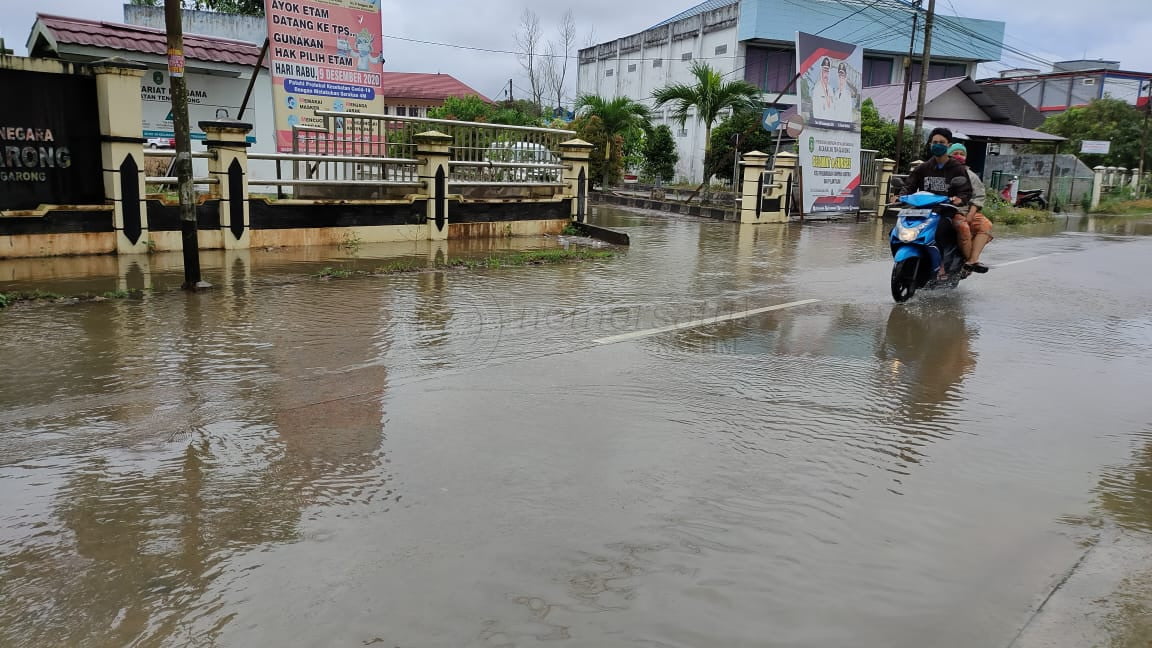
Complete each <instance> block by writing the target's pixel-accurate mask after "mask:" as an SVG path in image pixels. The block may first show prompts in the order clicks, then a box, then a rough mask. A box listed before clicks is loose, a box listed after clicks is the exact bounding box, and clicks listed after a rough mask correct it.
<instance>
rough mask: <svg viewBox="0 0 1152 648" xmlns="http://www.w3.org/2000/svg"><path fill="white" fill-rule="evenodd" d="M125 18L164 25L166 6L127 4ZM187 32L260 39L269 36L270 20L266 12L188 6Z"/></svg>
mask: <svg viewBox="0 0 1152 648" xmlns="http://www.w3.org/2000/svg"><path fill="white" fill-rule="evenodd" d="M124 22H126V23H128V24H129V25H139V26H141V27H151V28H153V29H164V7H163V6H160V7H144V6H139V5H130V4H126V5H124ZM182 22H183V24H184V33H186V34H203V35H206V36H218V37H220V38H231V39H232V40H239V41H246V42H249V43H256V44H257V45H259V44H261V43H263V42H264V39H265V38H266V37H267V36H268V23H267V22H266V19H265V18H264V16H237V15H232V14H222V13H217V12H215V11H196V10H192V9H185V10H184V11H183V14H182Z"/></svg>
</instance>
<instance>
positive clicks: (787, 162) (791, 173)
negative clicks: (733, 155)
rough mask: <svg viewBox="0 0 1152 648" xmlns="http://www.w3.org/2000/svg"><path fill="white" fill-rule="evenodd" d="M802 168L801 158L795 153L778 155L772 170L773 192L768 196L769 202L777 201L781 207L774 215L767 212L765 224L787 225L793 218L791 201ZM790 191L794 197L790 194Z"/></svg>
mask: <svg viewBox="0 0 1152 648" xmlns="http://www.w3.org/2000/svg"><path fill="white" fill-rule="evenodd" d="M799 168H800V157H799V156H798V155H796V154H795V153H789V152H788V151H785V152H783V153H778V154H777V155H776V161H775V163H774V165H773V170H772V192H771V193H770V194H769V196H768V200H769V201H775V202H776V204H778V205H779V209H778V210H777V211H776V212H775V213H773V212H771V211H765V212H764V213H763V214H762V216H763V221H764V222H765V223H787V222H788V220H789V217H790V216H791V201H792V199H793V195H794V193H795V191H796V186H797V185H798V184H799V182H798V178H797V177H796V176H797V173H796V170H797V169H799ZM789 190H791V191H792V192H793V195H790V194H789Z"/></svg>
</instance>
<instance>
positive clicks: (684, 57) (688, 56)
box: [680, 52, 692, 61]
mask: <svg viewBox="0 0 1152 648" xmlns="http://www.w3.org/2000/svg"><path fill="white" fill-rule="evenodd" d="M680 60H681V61H691V60H692V52H684V53H683V54H681V55H680Z"/></svg>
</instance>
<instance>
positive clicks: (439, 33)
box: [0, 0, 1152, 99]
mask: <svg viewBox="0 0 1152 648" xmlns="http://www.w3.org/2000/svg"><path fill="white" fill-rule="evenodd" d="M0 3H2V4H3V5H4V9H3V11H2V12H0V37H3V38H5V39H6V40H7V45H8V47H9V48H12V49H14V50H15V51H16V53H17V54H24V53H25V51H24V50H25V48H24V44H25V42H26V40H27V38H28V33H29V31H30V29H31V27H32V23H33V22H34V21H35V17H36V12H37V11H39V12H42V13H54V14H60V15H65V16H75V17H80V18H95V19H101V20H108V21H114V22H123V2H122V0H0ZM1148 3H1149V0H1097V1H1096V2H1085V1H1084V0H1019V1H1017V2H1005V1H1004V0H938V2H937V11H938V12H940V13H942V14H945V15H956V11H957V10H959V12H960V13H959V15H962V16H966V17H971V18H985V19H992V20H1003V21H1005V22H1006V23H1007V24H1008V32H1007V37H1006V43H1007V44H1008V45H1010V46H1013V47H1015V48H1017V49H1021V50H1024V51H1026V52H1030V53H1032V54H1035V55H1037V56H1039V57H1040V58H1042V59H1044V60H1047V61H1055V60H1065V59H1077V58H1082V57H1085V56H1086V57H1088V58H1103V59H1111V60H1118V61H1120V62H1121V64H1122V67H1123V68H1124V69H1128V70H1136V71H1152V12H1150V11H1148ZM695 4H697V2H693V1H692V0H671V1H668V0H626V1H621V0H582V2H580V3H579V4H570V3H568V2H555V1H552V0H535V1H533V2H527V1H526V0H487V1H486V2H476V1H467V0H424V1H419V0H418V1H416V2H413V1H411V0H383V4H382V12H383V23H384V34H385V40H384V48H385V49H384V56H385V58H386V59H387V62H386V64H385V69H386V70H391V71H396V72H443V73H446V74H452V75H454V76H455V77H457V78H458V79H460V80H461V81H463V82H465V83H467V84H468V85H470V86H472V87H473V88H475V89H476V90H477V91H479V92H480V93H481V94H484V95H486V96H488V97H490V98H493V99H499V98H502V97H503V95H502V93H503V92H504V89H505V88H506V87H507V84H508V79H509V78H510V77H511V78H513V79H514V81H513V84H514V86H515V87H514V92H515V93H516V95H517V96H524V95H525V94H526V92H525V89H526V88H527V81H526V78H525V75H524V73H523V71H522V69H521V68H520V65H519V63H518V62H517V59H516V57H515V56H514V55H511V54H499V53H487V52H478V51H469V50H463V49H456V48H451V47H441V46H435V45H422V44H417V43H412V42H407V41H402V40H398V39H395V38H389V36H399V37H405V38H411V39H418V40H426V41H437V42H442V43H456V44H460V45H469V46H474V47H480V48H488V49H496V50H515V49H516V46H515V40H514V37H513V34H514V32H515V31H516V29H517V27H518V24H519V17H520V13H521V12H522V11H523V9H524V8H525V7H530V8H531V9H532V10H533V11H535V12H536V13H537V14H538V15H539V16H540V20H541V23H542V27H543V31H544V34H545V37H546V38H550V39H551V38H555V27H556V24H557V23H558V22H559V19H560V17H561V16H562V15H563V13H564V12H565V11H566V10H567V9H568V8H569V7H571V8H572V10H573V12H574V14H575V17H576V23H577V30H578V35H577V47H583V46H584V45H585V44H586V42H587V39H588V35H589V33H590V32H593V33H594V34H595V42H597V43H599V42H603V41H607V40H613V39H615V38H619V37H621V36H627V35H629V34H633V33H636V32H639V31H643V30H644V29H646V28H648V27H650V26H652V25H653V24H655V23H657V22H660V21H662V20H664V19H666V18H669V17H671V16H673V15H675V14H676V13H679V12H680V11H683V10H684V9H687V8H689V7H692V6H694V5H695ZM953 5H955V8H954V7H953ZM573 54H575V52H573ZM1013 56H1014V55H1011V54H1007V53H1006V58H1005V61H1006V63H1007V64H1008V65H1010V66H1014V67H1021V66H1029V67H1037V65H1036V64H1035V63H1031V64H1028V63H1027V62H1025V61H1021V60H1019V59H1017V58H1013ZM1001 67H1002V66H992V67H989V66H985V67H984V68H982V70H981V72H982V73H986V74H988V75H989V76H991V75H993V74H995V72H996V71H998V70H999V69H1001ZM1045 71H1046V70H1045ZM569 79H571V80H572V81H571V85H570V86H569V87H570V88H571V87H574V85H575V84H574V81H575V62H574V61H573V62H572V63H571V64H570V66H569ZM569 92H571V90H569Z"/></svg>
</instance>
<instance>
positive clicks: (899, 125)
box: [892, 0, 920, 169]
mask: <svg viewBox="0 0 1152 648" xmlns="http://www.w3.org/2000/svg"><path fill="white" fill-rule="evenodd" d="M919 19H920V0H916V8H915V9H914V10H913V11H912V35H911V36H910V37H909V38H908V58H907V59H905V63H906V66H905V68H904V78H903V79H902V81H903V83H904V92H903V93H901V96H900V120H899V121H897V122H896V161H895V163H894V164H893V165H892V166H893V168H896V169H899V168H900V154H901V153H902V152H903V151H904V121H905V120H907V119H908V93H909V92H910V91H911V90H912V54H913V53H914V50H915V49H916V26H917V23H918V21H919Z"/></svg>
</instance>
